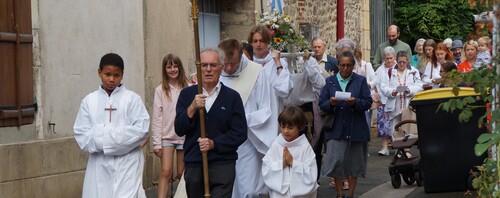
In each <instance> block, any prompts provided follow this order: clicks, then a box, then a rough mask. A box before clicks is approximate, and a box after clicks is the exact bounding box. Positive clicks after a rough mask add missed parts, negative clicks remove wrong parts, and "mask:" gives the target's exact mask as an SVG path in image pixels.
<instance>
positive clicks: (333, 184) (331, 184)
mask: <svg viewBox="0 0 500 198" xmlns="http://www.w3.org/2000/svg"><path fill="white" fill-rule="evenodd" d="M328 185H329V186H331V187H335V179H333V177H332V178H330V182H328Z"/></svg>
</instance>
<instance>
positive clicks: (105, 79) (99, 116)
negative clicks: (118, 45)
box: [73, 53, 149, 198]
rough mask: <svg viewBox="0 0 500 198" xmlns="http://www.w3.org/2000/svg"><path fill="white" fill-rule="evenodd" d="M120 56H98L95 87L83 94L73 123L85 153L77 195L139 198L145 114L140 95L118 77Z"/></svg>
mask: <svg viewBox="0 0 500 198" xmlns="http://www.w3.org/2000/svg"><path fill="white" fill-rule="evenodd" d="M123 70H124V65H123V59H122V58H121V57H120V56H119V55H117V54H114V53H109V54H106V55H104V56H103V57H102V58H101V62H100V63H99V69H98V70H97V73H98V75H99V77H100V78H101V84H100V85H99V88H98V89H97V90H96V91H94V92H92V93H90V94H89V95H87V96H86V97H85V98H84V99H83V100H82V103H81V105H80V110H79V111H78V115H77V117H76V121H75V125H74V127H73V129H74V134H75V139H76V141H77V143H78V145H79V146H80V148H81V149H82V150H83V151H85V152H88V153H89V159H88V163H87V170H86V172H85V181H84V183H83V194H82V197H83V198H99V197H106V198H108V197H113V198H114V197H116V198H118V197H138V198H145V197H146V194H145V192H144V189H143V187H142V172H143V167H144V156H143V153H142V148H141V146H140V144H141V142H143V141H144V140H145V139H146V138H147V137H148V128H149V114H148V112H147V111H146V108H145V107H144V103H143V102H142V100H141V97H140V96H139V95H137V94H136V93H134V92H132V91H129V90H127V89H126V88H125V86H123V84H122V83H121V81H122V78H123Z"/></svg>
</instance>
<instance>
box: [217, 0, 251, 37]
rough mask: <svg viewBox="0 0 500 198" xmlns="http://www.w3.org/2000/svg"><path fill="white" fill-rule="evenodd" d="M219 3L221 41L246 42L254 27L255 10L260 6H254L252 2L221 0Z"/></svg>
mask: <svg viewBox="0 0 500 198" xmlns="http://www.w3.org/2000/svg"><path fill="white" fill-rule="evenodd" d="M219 3H220V12H221V13H220V20H221V24H220V28H221V30H220V31H221V32H220V33H221V39H225V38H235V39H238V40H240V41H246V40H247V37H248V34H249V33H250V30H251V29H252V28H253V27H254V25H255V19H256V17H257V14H256V12H257V11H256V10H258V9H260V5H258V4H255V1H254V0H239V1H234V0H221V1H219Z"/></svg>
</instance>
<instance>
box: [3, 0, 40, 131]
mask: <svg viewBox="0 0 500 198" xmlns="http://www.w3.org/2000/svg"><path fill="white" fill-rule="evenodd" d="M32 44H33V36H32V28H31V1H30V0H0V127H2V126H4V127H5V126H20V125H24V124H31V123H33V118H34V115H35V111H36V107H37V105H36V103H34V101H33V100H34V97H33V52H32Z"/></svg>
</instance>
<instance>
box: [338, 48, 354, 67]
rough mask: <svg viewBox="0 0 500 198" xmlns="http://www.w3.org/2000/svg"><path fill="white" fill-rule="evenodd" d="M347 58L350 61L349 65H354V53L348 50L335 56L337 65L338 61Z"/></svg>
mask: <svg viewBox="0 0 500 198" xmlns="http://www.w3.org/2000/svg"><path fill="white" fill-rule="evenodd" d="M344 57H347V58H349V59H351V64H352V65H355V64H356V59H355V58H354V53H353V52H352V51H350V50H347V51H343V52H340V54H339V55H337V64H338V65H340V59H342V58H344Z"/></svg>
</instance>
